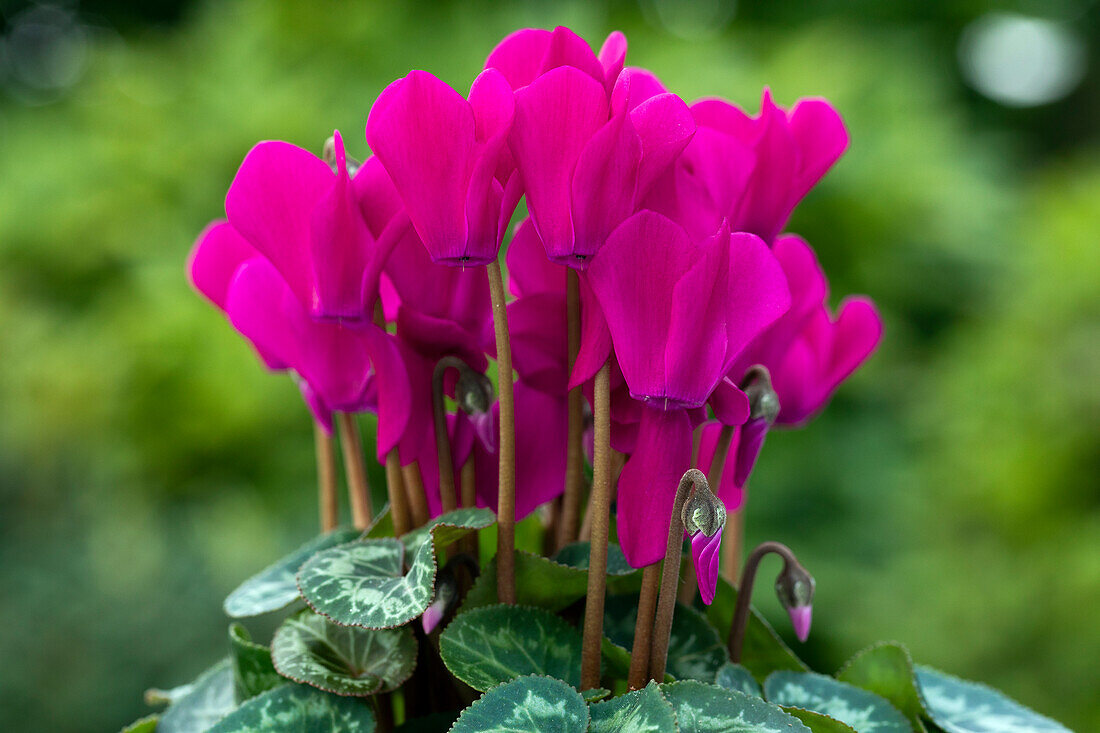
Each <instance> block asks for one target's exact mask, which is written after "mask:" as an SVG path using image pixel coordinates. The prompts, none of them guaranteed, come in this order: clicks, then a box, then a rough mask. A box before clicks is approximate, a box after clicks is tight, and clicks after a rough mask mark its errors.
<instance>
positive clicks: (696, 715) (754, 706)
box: [660, 680, 809, 733]
mask: <svg viewBox="0 0 1100 733" xmlns="http://www.w3.org/2000/svg"><path fill="white" fill-rule="evenodd" d="M660 689H661V692H662V693H663V694H664V696H665V699H666V700H668V701H669V702H670V703H671V704H672V709H673V711H674V712H675V713H676V721H677V722H678V723H679V725H680V733H809V728H807V727H806V726H805V725H803V724H802V722H801V721H800V720H798V719H797V718H794V717H792V716H790V715H788V714H787V713H785V712H783V710H781V709H780V708H779V707H777V706H775V705H769V704H768V703H766V702H764V701H763V700H761V699H760V698H758V697H750V696H748V695H744V694H742V693H740V692H737V691H735V690H726V689H723V688H721V687H718V686H716V685H708V684H704V683H702V682H696V681H695V680H686V681H684V682H672V683H666V684H663V685H661V686H660Z"/></svg>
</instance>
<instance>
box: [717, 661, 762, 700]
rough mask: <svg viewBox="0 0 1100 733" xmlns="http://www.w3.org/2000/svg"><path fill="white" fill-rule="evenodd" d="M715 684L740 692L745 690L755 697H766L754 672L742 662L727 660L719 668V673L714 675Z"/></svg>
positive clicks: (747, 693)
mask: <svg viewBox="0 0 1100 733" xmlns="http://www.w3.org/2000/svg"><path fill="white" fill-rule="evenodd" d="M714 684H716V685H718V686H719V687H724V688H725V689H727V690H737V691H738V692H743V693H745V694H746V695H752V696H753V697H759V698H763V697H764V692H763V690H761V689H760V685H759V684H758V683H757V682H756V678H754V677H753V676H752V672H750V671H748V670H747V669H745V668H744V667H742V666H741V665H740V664H734V663H733V662H726V663H725V664H723V665H722V666H721V667H719V668H718V674H717V675H715V677H714Z"/></svg>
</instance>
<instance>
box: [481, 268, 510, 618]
mask: <svg viewBox="0 0 1100 733" xmlns="http://www.w3.org/2000/svg"><path fill="white" fill-rule="evenodd" d="M486 269H487V270H488V273H489V296H490V299H491V300H492V303H493V332H494V335H495V336H496V346H497V381H498V386H497V390H498V392H499V394H500V397H499V402H500V441H499V448H500V476H499V479H500V481H499V483H498V484H497V598H498V599H499V600H500V601H501V603H515V602H516V568H515V565H516V558H515V549H516V405H515V395H514V394H513V391H512V345H511V342H510V341H509V338H508V309H507V304H506V302H505V299H504V277H503V276H502V275H501V272H500V263H499V262H490V263H489V264H488V265H487V266H486Z"/></svg>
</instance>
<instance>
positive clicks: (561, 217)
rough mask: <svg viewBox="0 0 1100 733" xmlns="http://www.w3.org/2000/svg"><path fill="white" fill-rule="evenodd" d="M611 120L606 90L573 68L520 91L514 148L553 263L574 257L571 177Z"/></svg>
mask: <svg viewBox="0 0 1100 733" xmlns="http://www.w3.org/2000/svg"><path fill="white" fill-rule="evenodd" d="M607 119H608V117H607V95H606V94H605V93H604V90H603V87H602V86H601V85H600V84H599V83H598V82H596V81H595V80H593V79H592V78H591V77H589V76H588V75H587V74H585V73H583V72H581V71H579V70H577V69H575V68H572V67H562V68H558V69H554V70H552V71H549V72H547V73H545V74H543V75H542V76H540V77H539V78H538V79H536V80H535V81H534V82H532V83H531V84H530V85H529V86H527V87H525V88H523V89H520V90H519V91H517V92H516V119H515V125H514V126H513V128H512V133H511V135H510V136H509V145H510V147H511V150H512V155H513V157H514V158H515V160H516V164H517V165H518V166H519V171H520V174H521V175H522V177H523V183H524V188H525V189H526V192H527V206H528V208H529V209H530V211H531V218H532V219H533V220H534V222H535V228H536V230H537V231H538V234H539V237H540V238H541V239H542V242H543V244H544V245H545V246H546V252H547V254H548V255H549V256H550V257H551V259H560V258H565V257H569V256H570V255H571V254H572V251H573V244H574V240H573V219H572V214H571V212H570V190H571V188H570V179H571V177H572V175H573V170H574V168H575V167H576V165H577V159H578V158H579V157H580V154H581V150H583V149H584V146H585V145H586V144H587V143H588V141H589V139H590V138H591V137H592V136H593V135H594V134H595V133H596V131H597V130H599V129H600V127H602V126H603V125H604V123H605V122H607Z"/></svg>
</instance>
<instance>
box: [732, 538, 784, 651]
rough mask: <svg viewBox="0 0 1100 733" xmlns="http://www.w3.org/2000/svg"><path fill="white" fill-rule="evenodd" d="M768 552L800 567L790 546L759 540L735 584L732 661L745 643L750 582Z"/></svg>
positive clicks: (753, 579) (750, 592)
mask: <svg viewBox="0 0 1100 733" xmlns="http://www.w3.org/2000/svg"><path fill="white" fill-rule="evenodd" d="M769 552H774V553H775V554H777V555H779V556H780V557H782V558H783V562H784V563H786V565H788V566H789V565H794V566H797V567H802V566H801V565H800V564H799V562H798V558H796V557H795V556H794V553H793V552H791V548H789V547H787V546H786V545H784V544H783V543H782V542H761V543H760V544H759V545H757V546H756V547H755V548H754V549H753V551H752V552H750V553H749V557H748V559H747V560H746V561H745V570H744V571H743V572H742V573H741V582H740V583H738V584H737V607H736V609H735V610H734V612H733V623H732V624H731V625H730V634H729V642H728V644H729V651H730V659H732V660H733V661H734V662H738V663H739V662H740V661H741V648H742V647H743V646H744V644H745V629H746V627H747V626H748V622H749V602H750V599H751V597H752V584H753V581H755V580H756V569H757V567H758V566H759V565H760V560H761V559H763V557H764V556H765V555H767V554H768V553H769Z"/></svg>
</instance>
